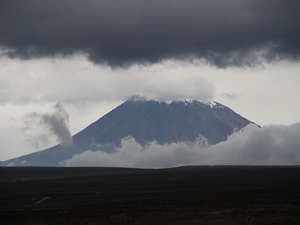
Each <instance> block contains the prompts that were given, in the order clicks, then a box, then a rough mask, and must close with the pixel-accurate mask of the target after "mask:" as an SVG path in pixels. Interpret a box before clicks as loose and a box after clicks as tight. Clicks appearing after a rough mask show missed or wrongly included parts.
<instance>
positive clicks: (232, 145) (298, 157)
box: [62, 122, 300, 168]
mask: <svg viewBox="0 0 300 225" xmlns="http://www.w3.org/2000/svg"><path fill="white" fill-rule="evenodd" d="M299 135H300V122H298V123H295V124H292V125H289V126H284V125H269V126H265V127H262V128H258V127H257V126H255V125H249V126H247V127H246V128H244V129H242V130H241V131H238V132H236V133H234V134H233V135H231V136H230V137H229V138H228V139H227V141H225V142H221V143H219V144H216V145H212V146H207V145H205V142H203V141H198V142H197V143H183V142H181V143H172V144H166V145H159V144H157V143H155V142H152V143H150V144H149V145H148V146H147V147H146V148H143V147H142V146H140V145H139V144H137V143H136V142H135V141H134V140H133V139H131V138H129V139H124V140H123V141H122V147H121V148H118V149H117V151H116V152H115V153H113V154H108V153H105V152H101V151H98V152H93V151H91V150H88V151H85V152H83V153H81V154H78V155H75V156H74V157H73V158H72V159H70V160H67V161H66V162H63V163H62V164H63V165H65V166H105V167H106V166H109V167H137V168H165V167H175V166H182V165H299V164H300V143H299Z"/></svg>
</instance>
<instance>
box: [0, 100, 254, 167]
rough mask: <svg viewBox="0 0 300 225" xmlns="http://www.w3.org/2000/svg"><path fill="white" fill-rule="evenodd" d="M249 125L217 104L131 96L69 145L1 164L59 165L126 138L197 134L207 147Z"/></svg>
mask: <svg viewBox="0 0 300 225" xmlns="http://www.w3.org/2000/svg"><path fill="white" fill-rule="evenodd" d="M249 123H251V122H250V121H249V120H247V119H245V118H243V117H242V116H240V115H238V114H236V113H235V112H234V111H232V110H231V109H229V108H228V107H226V106H224V105H222V104H220V103H217V102H204V101H195V100H194V101H191V100H188V101H187V100H186V101H174V102H172V103H170V104H168V103H166V102H158V101H154V100H150V101H147V100H145V99H143V98H140V97H136V96H134V97H133V98H131V99H129V100H127V101H126V102H124V103H123V104H121V105H119V106H118V107H117V108H115V109H114V110H112V111H111V112H109V113H107V114H106V115H105V116H103V117H101V118H100V119H99V120H97V121H96V122H94V123H92V124H91V125H90V126H88V127H87V128H85V129H84V130H82V131H81V132H79V133H77V134H76V135H74V136H73V144H72V146H68V147H62V146H61V145H56V146H54V147H52V148H49V149H46V150H44V151H40V152H37V153H32V154H29V155H25V156H21V157H19V158H16V159H12V160H8V161H6V162H4V163H2V164H3V165H8V164H10V165H15V166H16V165H18V166H29V165H30V166H37V165H39V166H59V163H60V162H62V161H65V160H67V159H70V158H71V157H72V156H73V155H75V154H79V153H81V152H84V151H86V150H99V149H101V150H102V151H106V152H113V151H114V146H119V145H120V144H121V140H122V139H123V138H126V137H128V136H131V137H133V138H134V139H135V141H136V142H137V143H139V144H140V145H145V144H147V143H148V142H152V141H156V142H157V143H158V144H167V143H173V142H181V141H184V142H194V141H196V139H197V138H198V137H199V135H201V136H202V137H205V138H206V139H207V141H208V143H209V144H216V143H219V142H221V141H225V140H226V139H227V137H228V136H229V135H231V134H232V133H233V132H234V130H238V129H241V128H243V127H245V126H247V125H248V124H249Z"/></svg>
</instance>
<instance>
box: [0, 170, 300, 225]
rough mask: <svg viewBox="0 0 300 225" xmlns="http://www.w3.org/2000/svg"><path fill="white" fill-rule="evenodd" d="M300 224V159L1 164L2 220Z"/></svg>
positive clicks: (91, 224) (73, 224) (39, 224)
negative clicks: (154, 165)
mask: <svg viewBox="0 0 300 225" xmlns="http://www.w3.org/2000/svg"><path fill="white" fill-rule="evenodd" d="M248 216H252V217H253V218H254V221H253V225H255V224H257V225H258V224H260V225H267V224H270V225H271V224H272V225H277V224H278V225H279V224H280V225H281V224H294V225H296V224H300V167H270V166H268V167H266V166H264V167H259V166H257V167H256V166H189V167H179V168H172V169H157V170H154V169H149V170H146V169H126V168H49V167H2V168H0V224H3V225H17V224H22V225H27V224H34V225H51V224H52V225H60V224H61V225H96V224H99V225H102V224H103V225H104V224H105V225H113V224H116V225H117V224H133V225H135V224H136V225H148V224H149V225H150V224H153V225H154V224H155V225H157V224H168V225H169V224H170V225H171V224H172V225H177V224H185V225H196V224H199V225H202V224H212V225H221V224H222V225H229V224H245V225H246V224H248V222H247V221H246V218H247V217H248Z"/></svg>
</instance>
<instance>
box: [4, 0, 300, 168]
mask: <svg viewBox="0 0 300 225" xmlns="http://www.w3.org/2000/svg"><path fill="white" fill-rule="evenodd" d="M299 8H300V2H299V1H298V0H263V1H262V0H253V1H248V0H225V1H224V0H86V1H83V0H73V1H67V0H51V1H50V0H29V1H22V0H16V1H10V0H2V1H1V2H0V118H1V119H0V161H1V160H6V159H9V158H13V157H17V156H20V155H23V154H27V153H31V152H36V151H38V150H41V149H45V148H48V147H50V146H52V145H54V144H56V143H58V142H61V141H63V138H64V135H68V134H69V133H71V134H72V135H73V134H75V133H76V132H78V131H80V130H81V129H83V128H85V127H86V126H87V125H89V124H90V123H92V122H94V121H95V120H97V119H98V118H100V117H101V116H102V115H104V114H105V113H107V112H109V111H110V110H111V109H113V108H114V107H116V106H117V105H119V104H120V103H122V102H123V101H125V100H126V99H128V98H130V97H131V96H132V95H135V94H140V95H143V96H145V97H147V98H152V99H157V100H168V101H170V100H180V99H184V98H190V99H199V100H215V101H218V102H220V103H222V104H224V105H226V106H228V107H230V108H231V109H233V110H234V111H236V112H237V113H239V114H241V115H242V116H244V117H246V118H247V119H249V120H252V121H254V122H255V123H257V124H259V125H261V126H263V127H264V126H265V127H266V128H264V130H263V131H266V132H267V133H269V134H272V132H273V131H274V133H273V134H274V135H273V136H272V137H274V136H275V137H279V136H280V135H278V134H282V135H281V136H283V137H286V138H285V139H284V140H283V141H282V142H280V143H281V145H282V143H285V144H286V146H289V144H290V143H292V147H291V149H293V154H295V149H300V144H299V145H295V143H297V142H295V141H296V140H297V136H298V137H299V136H300V131H299V128H298V127H299V126H297V125H298V122H300V104H299V99H300V97H299V96H300V89H299V84H300V60H299V59H300V42H299V40H300V28H299V22H298V21H300V14H299ZM55 124H56V125H57V124H59V125H62V126H61V129H58V130H57V129H56V128H57V126H55ZM66 127H67V128H69V129H65V128H66ZM263 131H260V132H263ZM292 131H293V132H292ZM253 132H254V131H253ZM245 133H247V132H245ZM248 133H251V132H248ZM291 133H293V134H294V135H291V137H295V139H292V138H290V136H289V135H284V134H291ZM237 136H241V135H236V136H235V137H237ZM254 136H255V135H254V134H253V135H252V133H251V135H250V137H251V138H253V137H254ZM255 137H256V136H255ZM251 138H249V140H248V139H247V143H244V142H243V143H244V144H243V145H241V144H240V145H238V144H237V145H236V146H239V149H243V148H244V147H245V146H247V144H249V143H251V140H252V139H251ZM266 139H267V140H269V141H270V140H271V139H270V138H266ZM277 139H278V138H277ZM277 139H276V140H277ZM253 140H256V139H253ZM230 143H231V144H232V143H240V142H228V144H227V146H230ZM272 143H274V141H273V142H272ZM276 143H277V142H276ZM153 146H154V147H153V148H154V149H155V148H156V146H155V144H153ZM241 146H243V147H241ZM249 146H250V145H249ZM262 146H264V145H262ZM223 147H224V149H226V148H227V147H226V146H223ZM274 148H275V149H277V148H279V147H278V146H276V147H274ZM281 148H282V147H281ZM192 149H193V148H192ZM192 149H191V151H193V150H192ZM215 149H217V147H215ZM231 149H232V148H231ZM170 151H171V150H170ZM215 151H217V150H212V151H211V152H215ZM293 154H292V153H291V155H293ZM279 155H280V154H279ZM256 156H257V155H256ZM273 161H274V160H273ZM275 161H276V160H275ZM228 163H230V162H228ZM131 165H133V164H131Z"/></svg>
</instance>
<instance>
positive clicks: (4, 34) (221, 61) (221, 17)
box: [0, 0, 300, 67]
mask: <svg viewBox="0 0 300 225" xmlns="http://www.w3.org/2000/svg"><path fill="white" fill-rule="evenodd" d="M299 8H300V2H299V1H298V0H288V1H287V0H264V1H261V0H253V1H248V0H226V1H224V0H189V1H180V0H114V1H108V0H100V1H95V0H88V1H82V0H81V1H80V0H73V1H67V0H51V1H50V0H31V1H22V0H16V1H10V0H3V1H1V2H0V46H2V52H3V53H2V54H5V55H7V56H9V57H19V58H23V59H30V58H37V57H55V56H58V55H59V56H71V55H73V54H75V53H82V54H85V55H86V56H87V57H88V58H89V59H90V60H91V61H93V62H94V63H99V64H104V65H108V66H111V67H127V66H130V65H132V64H152V63H157V62H161V61H163V60H168V59H172V60H187V61H189V60H193V59H194V58H199V59H204V60H205V61H206V62H207V63H209V64H213V65H215V66H218V67H227V66H253V65H256V64H257V63H260V62H261V60H267V61H271V60H280V59H288V60H298V59H299V56H300V44H299V39H300V28H299V25H298V21H300V14H299Z"/></svg>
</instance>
